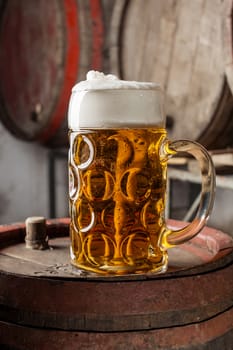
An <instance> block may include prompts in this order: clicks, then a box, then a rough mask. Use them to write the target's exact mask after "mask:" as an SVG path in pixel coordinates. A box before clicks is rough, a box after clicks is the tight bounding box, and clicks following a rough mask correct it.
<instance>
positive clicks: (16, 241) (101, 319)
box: [0, 219, 233, 332]
mask: <svg viewBox="0 0 233 350" xmlns="http://www.w3.org/2000/svg"><path fill="white" fill-rule="evenodd" d="M68 223H69V220H67V219H60V220H55V221H54V220H52V221H51V220H49V221H47V231H48V235H49V237H50V239H49V244H50V247H51V249H50V250H42V251H40V250H36V251H32V250H31V249H26V248H25V244H24V242H23V240H24V237H25V226H24V224H19V225H10V226H1V227H0V300H1V304H2V305H3V307H2V308H0V319H1V320H3V321H5V322H13V323H14V324H19V325H24V326H25V325H26V326H30V327H40V328H47V329H48V328H49V329H62V330H82V331H88V332H89V331H95V332H96V331H101V332H111V331H126V330H146V329H150V330H153V329H156V328H159V329H160V328H161V327H172V326H181V325H187V324H193V323H200V322H201V321H205V320H209V319H211V318H212V317H215V316H216V315H219V314H221V313H222V312H224V311H226V310H229V309H230V307H232V303H233V298H232V289H233V279H232V272H233V264H232V261H233V243H232V238H231V237H229V236H228V235H226V234H224V233H222V232H220V231H217V230H214V229H211V228H207V227H206V228H205V229H204V230H203V231H202V232H201V233H200V234H199V235H198V236H196V238H194V239H193V240H192V241H190V242H189V243H188V244H185V245H182V246H180V247H177V248H174V249H170V266H169V269H168V272H166V273H163V274H160V275H155V274H143V275H125V276H120V277H104V276H97V275H94V274H87V273H82V272H81V271H79V270H77V269H72V268H71V265H70V262H69V238H68ZM170 224H171V226H172V227H173V228H175V227H180V225H183V223H178V222H174V221H173V222H170ZM181 257H182V259H181Z"/></svg>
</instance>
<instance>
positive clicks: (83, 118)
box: [68, 71, 215, 276]
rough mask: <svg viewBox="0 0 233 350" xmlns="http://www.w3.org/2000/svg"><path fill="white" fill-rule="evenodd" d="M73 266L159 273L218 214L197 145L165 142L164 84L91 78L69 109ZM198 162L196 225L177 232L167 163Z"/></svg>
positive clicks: (204, 156)
mask: <svg viewBox="0 0 233 350" xmlns="http://www.w3.org/2000/svg"><path fill="white" fill-rule="evenodd" d="M68 125H69V139H70V150H69V184H70V191H69V198H70V199H69V200H70V217H71V223H70V236H71V262H72V264H73V265H74V266H76V267H78V268H80V269H84V270H88V271H92V272H96V273H99V274H103V275H106V276H108V275H111V274H114V275H122V274H129V273H137V274H139V273H145V272H152V273H157V272H158V273H159V272H164V271H166V269H167V266H168V259H167V249H168V248H171V247H174V246H175V245H177V244H180V243H184V242H186V241H188V240H189V239H190V238H192V237H194V236H195V235H196V234H197V233H198V232H199V231H200V230H201V229H202V228H203V227H204V225H205V224H206V221H207V219H208V217H209V214H210V212H211V209H212V206H213V199H214V185H215V175H214V174H215V172H214V166H213V163H212V161H211V158H210V156H209V153H208V152H207V151H206V150H205V149H204V148H203V147H202V146H201V145H199V144H197V143H196V142H192V141H188V140H178V141H173V142H170V141H168V140H167V135H166V130H165V114H164V110H163V92H162V90H161V88H160V87H159V86H158V84H155V83H150V82H135V81H123V80H119V79H117V77H115V76H113V75H104V74H103V73H100V72H95V71H91V72H88V74H87V80H85V81H82V82H80V83H78V84H77V85H75V86H74V88H73V89H72V94H71V98H70V102H69V111H68ZM179 152H187V153H189V154H191V155H193V156H194V157H195V158H196V159H197V160H198V162H199V166H200V169H201V173H202V193H201V200H200V204H199V208H198V210H197V214H196V217H195V218H194V220H193V222H191V223H190V224H188V225H187V226H185V227H184V228H181V229H177V230H175V231H173V230H172V229H170V228H168V227H167V225H166V222H165V218H164V211H165V197H166V181H167V180H166V179H167V160H168V158H169V157H170V156H172V155H174V154H177V153H179Z"/></svg>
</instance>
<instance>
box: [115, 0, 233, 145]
mask: <svg viewBox="0 0 233 350" xmlns="http://www.w3.org/2000/svg"><path fill="white" fill-rule="evenodd" d="M226 3H227V4H226ZM223 9H225V10H224V11H225V13H226V15H225V17H224V19H223V16H222V13H223ZM231 16H232V0H225V3H224V1H219V0H195V1H191V2H189V1H175V0H171V1H163V0H157V1H154V0H147V1H141V0H130V1H124V2H123V1H120V2H118V1H116V3H115V7H114V11H113V20H112V28H111V34H110V39H111V47H112V49H111V48H110V59H111V66H112V70H113V71H114V72H116V73H117V74H119V75H120V76H121V77H122V78H123V79H127V80H132V79H133V80H142V81H152V82H154V81H157V82H159V83H160V84H161V85H162V87H163V89H164V91H165V95H166V99H165V106H166V107H165V109H166V114H167V116H168V118H167V121H168V123H167V127H168V131H169V136H170V138H172V139H183V138H185V139H187V138H188V139H192V140H196V141H199V142H200V143H202V144H203V145H204V146H206V147H207V148H208V149H216V148H225V147H228V146H232V145H233V136H232V135H233V118H232V114H233V97H232V92H231V90H230V87H229V79H228V80H227V79H226V65H227V62H226V55H225V54H224V51H223V42H225V46H226V49H227V50H228V52H229V53H230V55H228V66H229V57H230V63H231V66H232V57H233V56H232V47H233V44H232V17H231ZM226 19H227V21H228V22H227V23H228V31H227V30H226V29H225V30H223V20H226ZM226 32H228V35H226ZM228 69H229V70H230V68H228ZM229 75H230V72H229V74H228V77H229ZM232 81H233V79H232Z"/></svg>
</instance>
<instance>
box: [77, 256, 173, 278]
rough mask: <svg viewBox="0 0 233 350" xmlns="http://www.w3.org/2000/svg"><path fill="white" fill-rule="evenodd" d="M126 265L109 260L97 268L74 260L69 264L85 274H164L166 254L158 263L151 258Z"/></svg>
mask: <svg viewBox="0 0 233 350" xmlns="http://www.w3.org/2000/svg"><path fill="white" fill-rule="evenodd" d="M130 260H131V261H128V264H126V263H125V262H123V261H122V259H111V260H110V261H107V260H106V261H104V260H103V262H102V264H99V265H98V266H97V265H96V266H95V265H94V264H90V263H89V264H88V263H87V262H85V263H83V264H82V263H79V262H77V260H76V259H74V260H72V261H71V264H72V265H73V266H74V267H75V268H78V269H80V270H83V271H86V272H88V271H89V272H92V273H93V272H94V273H97V274H98V275H104V276H113V275H128V274H145V273H155V274H159V273H164V272H166V271H167V266H168V256H167V253H166V252H163V255H162V258H160V261H158V258H155V257H152V258H151V259H143V260H139V259H138V260H135V259H130Z"/></svg>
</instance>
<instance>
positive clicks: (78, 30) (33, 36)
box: [0, 0, 104, 146]
mask: <svg viewBox="0 0 233 350" xmlns="http://www.w3.org/2000/svg"><path fill="white" fill-rule="evenodd" d="M103 34H104V26H103V14H102V9H101V3H100V1H99V0H95V1H91V0H90V1H89V0H87V1H85V0H84V1H83V0H50V1H46V0H25V1H21V0H9V1H6V2H4V4H3V5H2V6H1V28H0V47H1V53H0V75H1V80H0V108H1V109H0V113H1V114H0V118H1V119H2V121H3V123H4V124H5V125H6V127H7V128H8V129H9V130H10V131H11V132H12V133H13V134H14V135H15V136H17V137H19V138H22V139H24V140H29V141H39V142H42V143H44V144H47V145H49V146H65V145H67V144H68V138H67V108H68V101H69V97H70V94H71V88H72V86H73V85H74V84H75V83H76V82H77V81H78V80H82V79H84V78H85V74H86V72H87V71H88V70H89V69H97V70H102V69H103V55H102V52H103Z"/></svg>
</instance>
